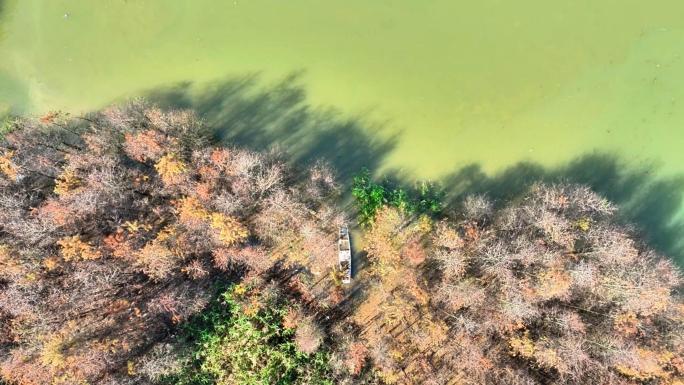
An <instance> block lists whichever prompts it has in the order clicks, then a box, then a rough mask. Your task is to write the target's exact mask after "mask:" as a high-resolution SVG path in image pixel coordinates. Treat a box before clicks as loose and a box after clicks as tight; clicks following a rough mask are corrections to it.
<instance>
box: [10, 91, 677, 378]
mask: <svg viewBox="0 0 684 385" xmlns="http://www.w3.org/2000/svg"><path fill="white" fill-rule="evenodd" d="M8 127H9V130H7V132H6V133H4V136H3V138H2V140H1V141H0V383H1V382H2V381H4V382H5V383H7V384H13V385H42V384H55V385H57V384H64V385H68V384H92V385H95V384H103V385H105V384H183V385H196V384H221V385H227V384H301V385H304V384H671V385H674V384H682V383H684V339H683V338H684V334H683V333H684V302H683V301H682V297H681V287H682V286H681V284H682V281H681V273H680V271H679V270H678V269H677V267H676V266H674V265H673V263H672V262H670V261H669V260H668V259H666V258H663V257H661V256H659V255H657V254H656V253H655V252H654V251H652V250H651V249H650V248H649V247H648V246H647V245H645V244H643V243H642V242H640V241H639V238H638V236H637V235H636V234H637V233H636V231H634V230H633V229H630V228H628V227H625V226H624V225H621V224H619V223H618V222H617V221H616V219H615V213H616V208H615V207H614V206H613V205H612V204H611V203H610V202H608V201H606V200H605V199H603V198H601V197H600V196H598V195H596V194H595V193H593V192H592V191H590V190H589V189H588V188H586V187H583V186H574V185H542V184H539V185H536V186H534V188H532V189H531V191H529V192H528V194H527V195H525V196H524V197H521V198H519V199H517V200H516V201H513V202H510V203H508V204H507V205H506V206H505V207H503V208H498V207H497V208H495V206H494V205H493V203H492V202H490V201H488V200H487V198H486V197H484V196H469V197H467V198H466V199H464V200H463V202H461V205H460V206H459V207H444V206H443V205H442V204H441V202H440V200H439V199H440V194H437V193H435V189H434V186H432V185H428V184H421V185H419V187H418V188H417V189H416V190H415V194H412V193H411V191H406V190H403V189H389V188H385V187H383V186H382V185H380V184H376V183H374V182H373V181H372V180H371V176H370V174H369V173H367V172H365V173H362V174H360V175H359V177H358V178H356V180H355V185H354V186H353V191H352V195H353V196H354V197H355V198H356V200H357V203H358V204H357V212H358V214H359V218H358V219H359V221H360V222H361V225H362V226H361V227H360V233H361V234H362V236H361V237H360V238H363V239H356V238H355V239H354V241H355V243H356V241H359V242H358V243H359V244H360V245H361V247H360V249H361V250H358V253H357V257H356V258H357V259H358V260H359V261H361V260H367V264H365V265H363V267H362V268H361V269H360V270H359V271H357V272H356V275H355V277H354V279H353V284H352V285H343V284H342V283H341V282H340V277H339V274H338V272H337V270H336V263H337V254H336V251H337V249H336V247H337V244H336V242H337V232H338V229H339V226H340V225H342V224H345V223H348V222H350V219H349V218H347V217H346V215H345V212H344V210H343V209H342V208H341V207H342V206H341V203H340V202H341V201H342V199H341V196H342V194H344V191H342V187H341V186H340V185H338V183H337V182H336V180H335V176H334V170H332V169H331V168H330V167H328V166H326V164H325V163H322V162H320V163H316V164H313V165H308V166H309V167H302V166H301V165H293V164H291V162H289V161H288V156H287V154H285V153H282V152H279V151H275V150H273V151H265V152H256V151H252V150H248V149H243V148H235V147H221V146H217V145H216V143H214V141H213V140H212V137H211V133H210V132H209V131H208V130H207V129H206V128H205V127H204V126H203V124H202V122H201V120H199V119H198V118H197V117H196V116H194V115H193V113H191V112H189V111H162V110H160V109H159V108H156V107H154V106H150V105H147V104H146V103H144V102H141V101H135V102H130V103H128V104H125V105H122V106H117V107H112V108H109V109H106V110H103V111H101V112H97V113H92V114H88V115H85V116H80V117H70V116H68V115H65V114H60V113H50V114H47V115H45V116H43V117H42V118H40V119H29V118H26V119H23V118H22V119H16V120H14V121H13V122H11V124H10V125H9V126H8Z"/></svg>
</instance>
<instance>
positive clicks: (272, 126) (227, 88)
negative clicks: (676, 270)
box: [145, 73, 684, 265]
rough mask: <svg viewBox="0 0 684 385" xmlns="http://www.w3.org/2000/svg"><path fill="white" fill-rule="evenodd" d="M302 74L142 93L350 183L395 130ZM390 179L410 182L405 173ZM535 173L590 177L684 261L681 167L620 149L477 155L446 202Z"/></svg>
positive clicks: (451, 180)
mask: <svg viewBox="0 0 684 385" xmlns="http://www.w3.org/2000/svg"><path fill="white" fill-rule="evenodd" d="M299 78H300V74H299V73H294V74H292V75H290V76H288V77H286V78H285V79H284V80H282V81H280V82H278V83H276V84H272V85H266V86H264V85H263V84H262V82H260V79H259V76H258V74H249V75H246V76H241V77H233V78H228V79H225V80H223V81H219V82H215V83H212V85H208V86H205V87H200V86H195V85H193V84H192V83H191V82H185V83H179V84H177V85H175V86H171V87H165V88H161V89H157V90H153V91H150V92H148V93H147V94H146V95H145V97H146V98H147V99H149V100H150V101H152V102H153V103H155V104H158V105H160V106H162V107H166V108H186V109H193V110H195V111H196V112H197V114H198V115H199V116H200V117H201V118H202V119H203V120H205V121H206V123H207V124H208V125H209V126H210V127H212V128H213V129H214V132H215V135H216V138H217V139H218V140H219V141H220V142H222V143H226V144H235V145H239V146H246V147H248V148H252V149H255V150H263V149H268V148H270V147H273V146H277V147H279V148H280V149H282V150H285V151H286V152H287V153H288V154H290V155H291V156H292V157H293V158H294V160H295V162H298V163H301V164H304V165H306V164H310V163H311V162H313V161H315V160H317V159H322V160H326V161H328V162H329V163H330V164H331V165H332V166H333V167H334V168H335V169H336V170H337V172H338V174H339V177H340V180H341V181H342V183H343V184H344V185H345V187H348V186H349V185H350V182H351V178H352V176H353V175H354V174H355V173H357V172H358V171H359V170H360V169H361V168H362V167H367V168H369V169H370V170H378V169H379V168H380V166H382V164H383V161H384V159H385V158H386V157H387V156H388V155H389V153H390V152H391V151H393V149H394V148H395V147H396V144H397V135H395V136H391V137H389V138H388V139H381V137H382V135H376V133H377V132H378V131H380V130H381V129H382V128H383V127H382V126H381V125H379V124H377V123H374V122H369V121H368V120H367V119H364V118H363V117H351V118H350V117H346V116H343V115H342V114H340V113H339V112H337V111H335V110H333V109H323V108H320V107H315V106H312V105H311V103H310V102H309V101H308V100H307V95H306V91H305V89H304V88H303V86H302V85H301V84H300V80H299ZM390 175H391V173H390ZM389 179H393V180H398V181H400V182H399V184H400V185H404V186H409V187H411V186H412V185H413V183H407V182H406V181H408V180H410V178H407V177H403V176H402V175H400V174H395V175H391V176H390V178H389ZM538 181H543V182H567V183H580V184H585V185H588V186H589V187H591V188H592V189H594V190H595V191H596V192H598V193H599V194H601V195H603V196H605V197H606V198H608V199H610V200H611V201H613V202H615V203H616V204H618V205H619V206H620V207H621V209H622V210H621V212H620V218H621V219H622V220H623V221H625V222H629V223H633V224H635V225H636V227H637V228H638V229H639V230H640V231H641V233H642V234H643V237H644V239H645V240H646V241H647V242H649V243H650V244H651V245H652V246H653V247H654V248H655V249H656V250H658V251H659V252H662V253H664V254H666V255H669V256H671V257H673V258H674V259H675V260H676V261H677V262H678V263H679V264H680V265H684V243H683V242H682V241H680V238H682V235H684V223H682V221H681V220H680V218H678V215H679V213H680V212H681V211H682V193H683V192H684V175H677V176H673V177H669V178H665V177H659V176H657V170H656V168H655V167H654V166H652V165H645V166H643V167H641V168H636V169H635V168H634V167H628V166H626V165H625V164H624V163H623V162H622V161H621V159H620V158H619V157H618V156H616V155H613V154H607V153H591V154H586V155H583V156H580V157H578V158H576V159H574V160H573V161H571V162H569V163H568V164H565V165H562V166H559V167H555V168H546V167H543V166H541V165H539V164H537V163H532V162H520V163H518V164H515V165H513V166H511V167H508V168H507V169H505V170H504V171H502V172H500V173H497V174H496V175H487V174H486V173H485V172H484V171H483V170H482V167H481V166H480V165H479V164H476V163H473V164H469V165H466V166H464V167H459V168H458V169H456V170H455V171H454V172H452V173H451V174H449V175H448V176H447V177H445V178H443V179H442V180H441V181H440V185H441V186H442V187H443V189H444V191H446V192H447V193H448V194H447V202H446V203H447V204H448V205H449V206H450V207H452V208H457V207H458V204H459V202H460V200H461V199H462V197H463V196H464V195H466V194H473V193H475V194H485V195H487V196H489V197H490V198H492V199H493V200H494V201H495V202H496V204H497V205H499V206H501V205H503V204H505V203H506V202H509V201H511V200H515V199H516V198H518V197H520V196H521V195H522V194H524V193H525V192H526V191H527V190H528V189H529V187H530V186H531V185H532V184H533V183H535V182H538ZM408 190H410V188H409V189H408ZM346 191H348V189H347V190H346Z"/></svg>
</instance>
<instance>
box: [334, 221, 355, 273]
mask: <svg viewBox="0 0 684 385" xmlns="http://www.w3.org/2000/svg"><path fill="white" fill-rule="evenodd" d="M337 254H338V263H339V269H340V272H341V273H342V283H351V273H352V259H351V242H350V239H349V228H347V226H342V227H340V237H339V240H338V242H337Z"/></svg>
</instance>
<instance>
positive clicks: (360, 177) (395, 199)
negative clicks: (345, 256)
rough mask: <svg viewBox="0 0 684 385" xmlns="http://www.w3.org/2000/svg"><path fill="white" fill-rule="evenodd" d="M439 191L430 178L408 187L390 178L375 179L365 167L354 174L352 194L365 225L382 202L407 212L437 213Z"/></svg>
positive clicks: (440, 208) (361, 220)
mask: <svg viewBox="0 0 684 385" xmlns="http://www.w3.org/2000/svg"><path fill="white" fill-rule="evenodd" d="M442 195H443V194H442V193H441V191H439V189H438V188H437V187H436V186H435V185H434V184H433V183H430V182H420V183H418V184H417V185H416V187H415V188H414V189H412V190H410V191H407V189H405V188H402V187H398V186H393V185H392V184H391V183H390V182H387V181H386V182H385V183H376V182H374V181H373V179H372V178H371V175H370V171H368V169H365V168H364V169H362V170H361V172H360V173H359V174H357V175H356V176H355V177H354V180H353V184H352V196H353V197H354V199H355V200H356V205H357V207H358V210H359V223H360V224H361V225H362V226H367V225H368V224H369V223H372V222H373V219H375V214H376V213H377V212H378V210H379V209H380V208H381V207H382V206H384V205H389V206H394V207H397V208H398V209H400V210H402V211H403V212H405V213H407V214H428V215H437V214H439V213H440V212H441V211H442Z"/></svg>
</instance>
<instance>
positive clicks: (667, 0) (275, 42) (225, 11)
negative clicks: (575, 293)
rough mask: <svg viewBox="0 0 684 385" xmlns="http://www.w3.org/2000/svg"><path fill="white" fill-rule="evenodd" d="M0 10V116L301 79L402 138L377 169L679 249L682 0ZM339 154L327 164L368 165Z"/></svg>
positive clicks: (153, 4)
mask: <svg viewBox="0 0 684 385" xmlns="http://www.w3.org/2000/svg"><path fill="white" fill-rule="evenodd" d="M2 4H3V5H2V16H1V17H2V21H1V27H2V28H1V30H0V34H1V40H0V58H1V60H0V100H2V105H3V107H2V108H4V109H12V110H14V111H17V112H24V113H41V112H44V111H47V110H54V109H64V110H68V111H82V110H89V109H94V108H98V107H100V106H103V105H107V104H109V103H111V102H112V101H114V100H120V99H121V98H123V97H127V96H132V95H137V94H140V93H143V92H147V91H149V90H153V89H155V88H157V87H167V86H169V85H172V84H175V83H178V82H181V81H190V82H194V83H196V84H203V83H204V84H212V83H216V82H219V81H221V80H223V79H226V78H234V77H240V76H244V75H245V74H248V73H258V74H260V75H259V76H260V77H259V79H261V80H260V82H262V83H265V84H268V83H269V82H271V81H274V79H279V78H282V77H284V76H286V75H288V74H290V73H292V72H293V71H303V74H302V75H301V77H300V78H299V80H298V82H300V84H301V86H302V88H303V89H304V90H305V91H306V103H307V105H313V106H317V105H326V106H334V107H335V108H337V109H339V110H341V111H342V112H343V113H344V114H346V115H347V116H354V117H359V118H360V119H361V120H362V121H369V122H370V121H372V122H376V123H381V125H382V126H383V127H384V130H382V132H376V128H375V127H377V126H376V125H373V124H369V125H367V126H365V125H360V127H361V128H360V130H361V131H359V132H356V131H352V133H353V134H358V135H362V136H363V139H362V140H361V142H363V141H367V140H371V139H373V138H376V140H379V141H382V140H383V138H384V139H386V138H388V137H389V136H390V135H391V134H392V133H399V134H398V135H399V136H398V137H397V140H396V142H395V143H392V144H391V145H388V146H386V148H385V150H386V151H384V153H383V154H381V155H382V156H379V157H380V158H381V160H380V165H381V166H384V167H387V168H396V169H401V170H402V171H404V172H406V173H408V174H410V175H414V176H418V177H425V178H443V177H445V176H447V175H450V174H453V173H458V172H461V175H463V174H464V170H463V169H462V168H463V167H465V166H467V165H471V166H473V167H471V168H469V169H466V171H465V174H466V175H469V176H470V177H471V178H474V177H475V176H478V175H479V178H482V177H484V176H482V175H481V174H480V172H484V173H486V175H489V176H492V175H494V176H495V177H494V179H492V178H489V179H487V182H486V183H484V184H482V183H480V188H481V189H483V188H485V187H488V186H489V187H491V186H494V185H496V186H499V187H500V186H503V185H504V184H503V182H502V181H506V180H507V179H506V178H508V179H520V178H518V176H519V175H518V174H516V172H517V173H522V176H530V175H532V176H538V175H540V174H553V175H554V177H558V178H561V179H562V178H565V177H567V178H569V179H572V180H575V179H578V180H582V181H589V182H590V183H592V184H593V185H595V186H597V188H598V189H599V190H602V191H603V192H605V193H607V194H608V195H610V196H611V197H612V198H613V199H616V200H619V201H620V200H621V199H622V200H623V203H624V204H629V205H630V207H631V208H630V210H632V211H633V212H634V214H633V215H632V217H634V218H635V220H637V221H638V222H640V223H641V224H642V225H643V226H644V227H646V228H647V231H651V232H652V233H663V232H667V240H665V241H667V242H669V243H670V244H669V245H666V246H667V247H664V249H666V250H667V251H670V252H673V253H675V254H676V253H677V252H678V250H680V249H681V248H677V249H676V250H675V248H674V246H673V245H674V243H675V242H678V240H679V238H680V235H682V234H684V232H680V230H681V228H682V227H681V226H680V225H679V222H677V221H676V218H675V215H674V213H678V212H680V211H681V209H680V203H681V192H682V191H683V186H684V185H683V184H682V182H681V179H679V175H680V174H684V154H683V153H682V148H684V57H683V56H684V17H682V15H684V3H682V2H681V1H680V0H654V1H650V2H645V1H636V0H577V1H548V0H521V1H505V0H500V1H499V0H480V1H456V0H448V1H441V0H440V1H428V0H423V1H404V0H401V1H400V0H395V1H387V0H377V1H366V0H346V1H338V2H333V1H313V0H310V1H305V0H291V1H280V0H249V1H248V0H235V1H233V0H213V1H212V0H193V1H182V0H173V1H172V0H157V1H149V0H98V1H92V0H49V1H48V0H5V1H4V2H2ZM191 88H192V87H191ZM192 89H193V90H195V91H193V92H194V93H195V95H197V94H199V93H201V92H202V91H201V89H202V88H201V87H200V86H196V87H194V88H192ZM219 105H220V103H219ZM231 121H232V120H231ZM364 127H367V128H364ZM258 132H259V131H258V130H257V131H255V135H256V134H257V133H258ZM300 134H301V133H300ZM366 135H367V137H366ZM338 139H339V137H338ZM283 140H284V141H285V139H283ZM285 143H287V141H285ZM349 143H354V142H348V143H347V147H345V146H339V148H338V150H339V151H340V152H343V153H341V154H338V155H339V156H340V159H343V158H344V157H345V156H347V157H351V156H362V155H364V156H367V155H368V154H358V153H355V152H353V151H350V148H349ZM361 144H363V143H361ZM330 146H331V148H336V147H335V145H334V144H330ZM589 153H593V154H594V157H589V158H586V157H585V158H583V159H582V160H580V161H578V162H579V163H572V162H573V161H577V158H578V157H581V156H583V155H586V154H589ZM379 155H380V154H379ZM613 156H615V157H616V158H614V157H613ZM522 161H529V162H533V163H534V164H535V166H533V167H532V170H531V171H530V170H527V168H526V167H521V166H520V165H519V162H522ZM352 164H354V163H352ZM568 164H570V165H569V166H568ZM516 165H517V166H516ZM512 167H513V168H512ZM521 170H522V171H521ZM566 174H567V175H566ZM474 175H475V176H474ZM497 178H498V179H499V180H497ZM471 182H472V181H471ZM473 183H476V182H473ZM477 183H479V182H477ZM644 184H648V185H649V186H651V188H650V190H644V189H639V188H636V187H634V186H636V185H644ZM500 188H501V189H503V190H505V187H500ZM637 196H638V200H637V199H636V198H635V197H637ZM637 201H638V202H637ZM626 202H627V203H626ZM644 202H646V203H644ZM648 228H650V229H651V230H648ZM661 241H663V240H661ZM665 241H663V242H665ZM667 242H666V243H667Z"/></svg>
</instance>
